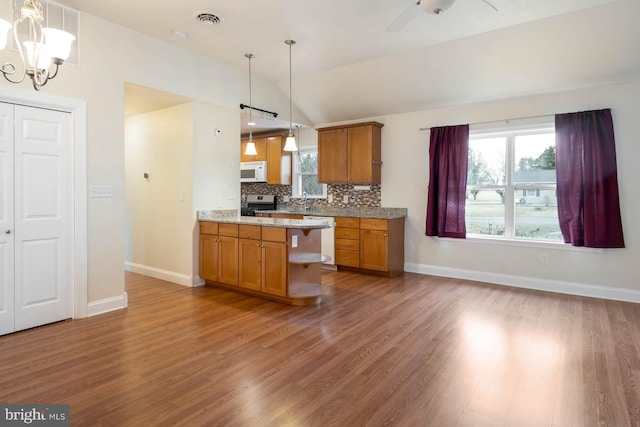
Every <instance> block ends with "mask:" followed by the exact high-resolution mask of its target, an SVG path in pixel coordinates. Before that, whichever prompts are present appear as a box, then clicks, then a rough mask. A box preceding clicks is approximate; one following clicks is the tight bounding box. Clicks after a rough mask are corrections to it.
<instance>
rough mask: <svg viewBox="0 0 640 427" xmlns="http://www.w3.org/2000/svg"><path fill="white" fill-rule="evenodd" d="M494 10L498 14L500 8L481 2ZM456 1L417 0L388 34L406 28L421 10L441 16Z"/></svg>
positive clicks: (391, 27)
mask: <svg viewBox="0 0 640 427" xmlns="http://www.w3.org/2000/svg"><path fill="white" fill-rule="evenodd" d="M480 1H482V2H484V3H485V4H486V5H488V6H489V7H491V8H492V9H493V10H495V11H496V12H498V8H497V7H495V6H494V5H493V4H491V2H489V0H480ZM455 2H456V0H417V2H416V3H415V4H412V5H410V6H409V7H408V8H406V9H405V10H404V11H403V12H401V13H400V15H398V16H397V17H396V18H395V19H394V20H393V21H391V23H390V24H389V26H388V27H387V29H386V31H387V32H394V31H399V30H401V29H402V28H404V26H405V25H407V24H408V23H409V22H411V20H412V19H413V18H415V17H416V15H418V12H419V10H420V9H422V10H424V11H425V12H426V13H430V14H434V15H440V14H441V13H442V12H444V11H445V10H447V9H449V8H450V7H451V6H453V4H454V3H455Z"/></svg>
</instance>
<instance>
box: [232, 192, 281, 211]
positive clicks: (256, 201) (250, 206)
mask: <svg viewBox="0 0 640 427" xmlns="http://www.w3.org/2000/svg"><path fill="white" fill-rule="evenodd" d="M276 205H277V198H276V196H274V195H273V194H249V195H248V196H247V207H246V208H242V209H240V215H242V216H255V215H256V211H266V210H275V209H276Z"/></svg>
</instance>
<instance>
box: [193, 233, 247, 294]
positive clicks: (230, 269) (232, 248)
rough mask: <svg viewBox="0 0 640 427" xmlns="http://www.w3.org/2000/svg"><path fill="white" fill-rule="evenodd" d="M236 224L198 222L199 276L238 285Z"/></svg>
mask: <svg viewBox="0 0 640 427" xmlns="http://www.w3.org/2000/svg"><path fill="white" fill-rule="evenodd" d="M237 235H238V226H237V225H235V224H217V223H201V224H200V277H202V278H203V279H205V280H211V281H214V282H220V283H224V284H227V285H234V286H236V285H238V237H237Z"/></svg>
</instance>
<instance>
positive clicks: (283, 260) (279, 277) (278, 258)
mask: <svg viewBox="0 0 640 427" xmlns="http://www.w3.org/2000/svg"><path fill="white" fill-rule="evenodd" d="M287 266H288V259H287V244H286V243H278V242H268V241H263V242H262V292H266V293H268V294H272V295H279V296H282V297H284V296H286V295H287Z"/></svg>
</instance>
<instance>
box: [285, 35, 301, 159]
mask: <svg viewBox="0 0 640 427" xmlns="http://www.w3.org/2000/svg"><path fill="white" fill-rule="evenodd" d="M284 42H285V43H286V44H288V45H289V136H287V141H286V142H285V144H284V151H298V147H297V145H296V137H295V136H293V122H292V118H293V114H292V111H293V107H292V103H293V95H292V93H291V46H293V45H294V44H296V42H295V40H285V41H284Z"/></svg>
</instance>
